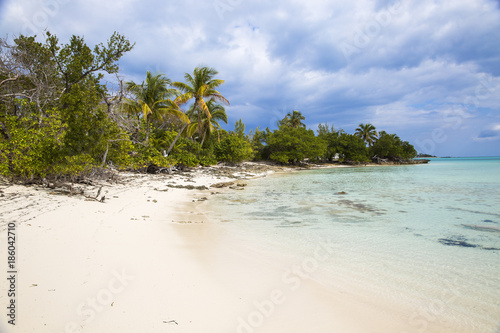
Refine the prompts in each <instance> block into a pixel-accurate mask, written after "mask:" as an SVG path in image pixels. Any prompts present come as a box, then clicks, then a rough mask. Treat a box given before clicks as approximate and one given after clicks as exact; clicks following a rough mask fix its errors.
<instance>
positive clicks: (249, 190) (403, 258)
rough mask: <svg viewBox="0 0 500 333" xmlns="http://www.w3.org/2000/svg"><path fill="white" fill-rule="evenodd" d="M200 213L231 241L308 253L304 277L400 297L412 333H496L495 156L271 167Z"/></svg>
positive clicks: (498, 168)
mask: <svg viewBox="0 0 500 333" xmlns="http://www.w3.org/2000/svg"><path fill="white" fill-rule="evenodd" d="M208 207H209V211H210V213H209V214H210V217H211V219H212V220H213V221H217V222H220V224H222V225H223V227H224V228H226V229H228V230H229V231H230V232H231V233H233V234H235V235H238V236H239V237H241V238H242V239H248V240H251V241H252V242H253V243H254V244H258V245H259V246H261V247H262V248H267V249H269V250H271V251H274V252H278V253H286V255H287V256H289V257H291V258H295V260H296V261H297V262H303V263H304V262H306V261H304V260H306V259H307V258H310V257H312V258H314V257H313V253H315V251H316V248H317V246H318V244H321V243H322V242H323V243H324V242H329V244H333V245H332V246H331V247H332V249H333V250H332V251H331V253H330V254H329V256H328V258H326V259H324V260H323V259H322V260H319V259H317V258H316V259H314V260H315V262H313V261H310V262H309V268H308V269H309V270H310V273H311V274H310V276H311V278H314V279H316V280H317V281H318V282H319V283H322V284H324V285H326V286H332V287H335V288H337V289H339V288H340V289H343V288H345V290H346V291H348V292H349V291H352V290H356V291H357V292H359V293H362V294H363V295H372V297H379V296H383V297H384V298H385V299H387V300H391V301H394V302H396V303H400V304H406V305H408V306H410V307H412V308H414V309H418V311H416V312H415V313H413V314H412V315H411V316H409V317H408V323H409V324H410V325H411V326H412V327H414V328H415V332H425V329H426V328H427V327H429V326H431V325H432V324H433V322H434V321H436V320H439V318H441V317H443V318H448V319H449V320H450V321H452V322H455V323H457V324H458V325H460V327H463V328H465V329H466V330H468V331H470V332H491V333H496V332H497V331H496V330H497V329H498V330H499V332H500V157H484V158H441V159H432V160H431V162H430V163H429V164H422V165H404V166H374V167H349V168H330V169H316V170H307V171H300V172H293V173H289V174H275V175H271V176H267V177H264V178H260V179H254V180H252V181H250V182H249V184H248V186H246V187H245V190H244V191H232V192H226V193H224V194H221V195H216V196H212V198H211V200H209V202H208Z"/></svg>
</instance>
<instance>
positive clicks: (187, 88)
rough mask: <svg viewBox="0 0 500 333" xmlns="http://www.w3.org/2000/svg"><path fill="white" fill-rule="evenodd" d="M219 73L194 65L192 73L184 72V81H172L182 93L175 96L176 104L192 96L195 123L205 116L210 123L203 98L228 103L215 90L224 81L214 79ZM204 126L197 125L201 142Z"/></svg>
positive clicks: (184, 101)
mask: <svg viewBox="0 0 500 333" xmlns="http://www.w3.org/2000/svg"><path fill="white" fill-rule="evenodd" d="M217 74H219V72H217V71H216V70H215V69H214V68H209V67H196V68H195V69H194V71H193V75H191V74H189V73H185V74H184V79H185V81H186V83H184V82H173V83H172V85H173V86H174V87H176V88H178V89H179V90H180V91H181V92H182V94H181V95H180V96H178V97H177V98H176V100H175V101H176V103H177V104H184V103H186V102H187V101H189V100H190V99H193V98H194V104H193V108H192V109H193V115H194V116H195V117H196V118H197V123H198V124H200V125H201V124H202V123H203V118H204V117H205V118H206V119H207V121H208V123H210V118H211V117H212V115H211V113H210V110H209V108H208V106H207V103H208V102H205V100H214V101H217V102H222V103H224V104H227V105H229V101H228V100H227V99H226V98H225V97H224V96H222V94H221V93H220V92H218V91H217V90H215V89H216V88H217V87H218V86H220V85H222V84H223V83H224V80H219V79H214V76H215V75H217ZM203 128H204V126H197V132H198V138H199V139H200V140H202V142H203V140H204V139H203V138H204V135H203V133H204V132H203Z"/></svg>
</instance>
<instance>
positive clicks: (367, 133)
mask: <svg viewBox="0 0 500 333" xmlns="http://www.w3.org/2000/svg"><path fill="white" fill-rule="evenodd" d="M354 134H355V135H356V136H357V137H360V138H361V139H363V141H364V142H366V143H367V144H368V146H370V147H371V146H372V145H373V143H374V142H375V140H376V139H377V131H376V130H375V126H373V125H372V124H359V126H358V128H356V133H354Z"/></svg>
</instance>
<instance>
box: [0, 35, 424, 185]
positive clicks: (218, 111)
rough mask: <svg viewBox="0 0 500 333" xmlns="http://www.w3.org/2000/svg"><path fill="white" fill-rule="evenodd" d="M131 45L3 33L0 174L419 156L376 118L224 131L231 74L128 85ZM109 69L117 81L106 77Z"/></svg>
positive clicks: (288, 119) (41, 175)
mask: <svg viewBox="0 0 500 333" xmlns="http://www.w3.org/2000/svg"><path fill="white" fill-rule="evenodd" d="M133 47H134V44H132V43H130V42H129V41H128V40H127V39H126V38H125V37H124V36H122V35H120V34H118V33H116V32H115V33H114V34H113V35H112V36H111V37H110V38H109V40H108V41H107V42H106V43H105V44H104V43H101V44H98V45H96V46H94V47H93V48H91V47H89V46H88V45H87V44H86V43H85V41H84V39H83V38H82V37H78V36H72V37H71V38H70V40H69V42H68V43H66V44H61V43H60V42H59V40H58V38H57V37H56V36H55V35H52V34H50V33H49V32H47V33H46V36H45V41H44V42H38V41H37V40H36V36H23V35H21V36H19V37H18V38H15V39H14V41H13V44H12V45H11V44H9V43H7V41H6V40H3V39H0V174H1V175H3V176H7V177H10V178H12V179H21V180H23V181H33V182H37V181H41V180H43V179H45V180H49V181H58V180H71V181H75V180H77V179H78V177H81V176H83V175H89V174H92V173H93V172H96V170H100V169H103V168H106V167H109V166H113V167H115V168H117V169H127V170H138V171H147V170H149V171H158V170H161V169H164V168H167V169H169V168H172V167H173V166H177V167H178V168H183V167H193V166H197V165H204V166H206V165H214V164H216V163H218V162H229V163H238V162H241V161H243V160H271V161H276V162H279V163H298V162H301V161H304V160H306V159H309V160H311V161H334V160H338V161H340V162H348V163H364V162H368V161H370V160H371V159H372V158H373V157H377V158H388V159H393V160H397V159H410V158H413V157H415V155H416V151H415V149H414V148H413V146H411V145H410V144H409V143H408V142H406V141H402V140H401V139H400V138H399V137H398V136H397V135H395V134H388V133H385V132H383V131H381V132H378V133H377V131H376V129H375V127H373V125H371V124H360V126H359V127H358V129H357V130H356V132H355V133H354V134H348V133H346V132H345V131H343V130H342V129H340V130H335V129H334V128H333V126H329V125H328V124H324V125H323V124H320V125H319V126H318V131H317V133H314V131H312V130H310V129H307V128H306V126H305V124H304V122H303V121H304V120H305V117H304V116H303V115H302V113H300V112H299V111H293V112H290V113H289V114H287V115H286V116H285V117H284V118H283V119H282V120H280V121H279V122H278V124H277V125H278V129H276V130H273V131H271V130H270V129H269V128H266V129H265V130H260V129H259V128H257V129H255V130H252V131H250V132H249V134H246V133H245V124H244V123H243V122H242V121H241V120H239V121H237V122H236V123H235V125H234V130H232V131H226V130H223V129H222V126H221V124H222V123H225V124H227V122H228V117H227V113H226V107H227V106H228V105H229V101H228V100H227V99H226V97H224V96H223V95H222V94H221V93H220V92H219V91H218V90H217V89H219V87H220V86H221V85H223V84H224V80H221V79H218V78H217V75H218V72H217V71H216V70H215V69H214V68H210V67H203V66H200V67H196V68H195V69H194V70H193V72H192V73H185V75H184V81H182V82H181V81H171V80H170V79H169V78H168V77H167V76H166V75H164V74H159V73H150V72H147V73H146V77H145V79H144V81H142V82H133V81H128V82H123V81H122V80H120V79H119V78H118V75H117V73H118V72H119V66H118V61H119V59H120V58H121V57H122V56H123V55H124V54H126V53H127V52H129V51H130V50H132V49H133ZM109 74H111V75H116V80H115V81H116V82H115V85H116V86H117V88H114V89H111V88H109V87H108V85H106V84H105V83H104V78H109ZM105 75H106V76H105Z"/></svg>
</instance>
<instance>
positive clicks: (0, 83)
mask: <svg viewBox="0 0 500 333" xmlns="http://www.w3.org/2000/svg"><path fill="white" fill-rule="evenodd" d="M18 78H19V75H16V76H15V77H11V78H8V79H5V80H3V81H2V82H0V86H2V85H3V84H4V83H7V82H9V81H16V80H17V79H18Z"/></svg>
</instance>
